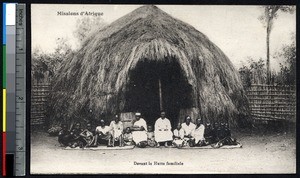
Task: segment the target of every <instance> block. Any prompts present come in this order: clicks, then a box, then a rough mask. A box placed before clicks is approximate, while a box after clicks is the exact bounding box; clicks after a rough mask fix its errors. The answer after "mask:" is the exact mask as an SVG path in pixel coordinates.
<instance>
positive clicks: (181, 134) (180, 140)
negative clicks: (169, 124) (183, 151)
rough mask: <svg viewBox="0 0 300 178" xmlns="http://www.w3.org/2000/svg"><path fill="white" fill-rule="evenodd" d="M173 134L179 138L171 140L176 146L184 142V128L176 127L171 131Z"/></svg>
mask: <svg viewBox="0 0 300 178" xmlns="http://www.w3.org/2000/svg"><path fill="white" fill-rule="evenodd" d="M173 134H174V136H175V137H179V138H174V140H173V143H174V144H175V145H177V146H179V145H181V146H182V145H183V142H184V140H183V137H184V130H183V129H182V128H181V129H180V130H178V129H175V130H174V131H173Z"/></svg>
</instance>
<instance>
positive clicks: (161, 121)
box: [154, 111, 173, 147]
mask: <svg viewBox="0 0 300 178" xmlns="http://www.w3.org/2000/svg"><path fill="white" fill-rule="evenodd" d="M154 128H155V131H154V134H155V141H156V142H157V143H158V144H157V146H158V147H159V146H161V144H163V143H164V144H165V146H166V147H167V146H168V145H170V144H171V142H172V140H173V133H172V131H171V129H172V127H171V123H170V120H169V119H167V118H166V113H165V112H164V111H162V112H161V113H160V118H158V119H157V120H156V122H155V124H154Z"/></svg>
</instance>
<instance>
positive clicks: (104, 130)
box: [96, 119, 112, 147]
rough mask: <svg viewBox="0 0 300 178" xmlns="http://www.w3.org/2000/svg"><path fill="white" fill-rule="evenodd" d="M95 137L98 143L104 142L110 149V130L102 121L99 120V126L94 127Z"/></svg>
mask: <svg viewBox="0 0 300 178" xmlns="http://www.w3.org/2000/svg"><path fill="white" fill-rule="evenodd" d="M96 137H97V142H98V143H103V142H106V143H107V146H108V147H112V144H111V137H112V136H111V128H110V127H109V126H107V125H105V121H104V120H103V119H101V120H100V126H98V127H96Z"/></svg>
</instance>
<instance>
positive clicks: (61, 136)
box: [58, 124, 71, 147]
mask: <svg viewBox="0 0 300 178" xmlns="http://www.w3.org/2000/svg"><path fill="white" fill-rule="evenodd" d="M61 127H62V130H61V131H59V133H58V142H59V143H60V145H61V146H64V147H66V146H68V145H69V143H70V141H71V140H70V139H71V138H70V137H71V135H70V131H69V130H68V126H67V124H62V126H61Z"/></svg>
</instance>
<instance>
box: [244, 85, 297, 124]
mask: <svg viewBox="0 0 300 178" xmlns="http://www.w3.org/2000/svg"><path fill="white" fill-rule="evenodd" d="M247 96H248V99H249V104H250V110H251V115H252V118H253V119H254V120H275V121H278V120H286V121H292V122H295V121H296V87H295V86H274V85H252V86H251V87H250V88H249V89H248V90H247Z"/></svg>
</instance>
